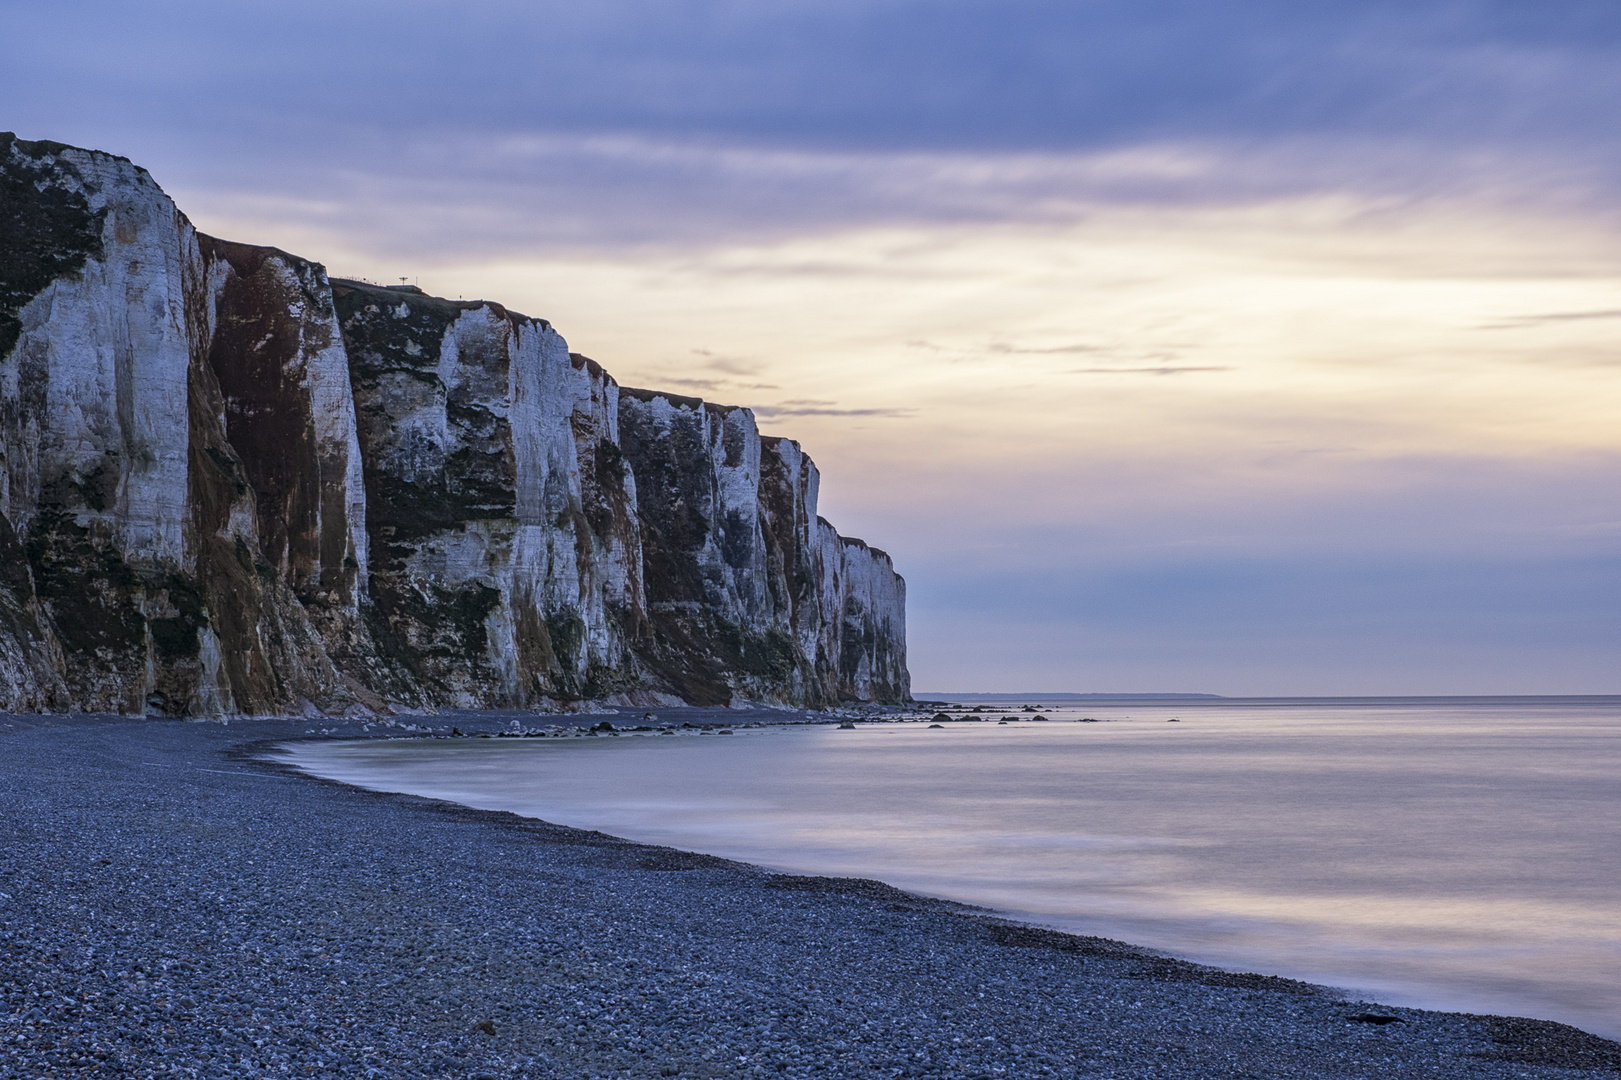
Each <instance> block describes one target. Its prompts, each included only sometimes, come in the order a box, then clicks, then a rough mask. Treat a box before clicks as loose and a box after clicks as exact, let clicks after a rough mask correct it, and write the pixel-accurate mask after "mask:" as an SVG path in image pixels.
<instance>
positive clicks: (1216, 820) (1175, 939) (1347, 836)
mask: <svg viewBox="0 0 1621 1080" xmlns="http://www.w3.org/2000/svg"><path fill="white" fill-rule="evenodd" d="M1037 700H1039V699H1037ZM1042 712H1043V714H1044V715H1046V716H1050V717H1052V721H1051V722H1047V723H1040V722H1031V721H1029V720H1027V719H1024V717H1028V716H1029V715H1030V714H1028V713H1015V712H1010V711H1008V710H1004V709H997V711H996V712H995V713H994V714H993V715H992V717H991V719H990V720H988V721H985V722H979V723H953V724H949V725H947V726H945V727H942V728H930V727H928V726H927V725H926V724H924V723H903V724H872V725H863V726H861V727H858V728H857V729H856V730H853V731H849V730H840V729H838V728H836V727H832V726H822V725H816V726H806V727H775V728H764V729H743V730H739V731H738V732H737V733H736V734H734V735H729V736H702V737H699V736H696V735H690V734H688V735H682V736H651V735H647V736H640V737H638V736H624V737H618V738H608V737H601V738H566V739H523V740H518V739H511V740H507V739H502V740H494V739H489V740H486V739H464V740H421V741H416V740H398V741H389V742H354V743H330V742H328V743H313V742H312V743H294V744H289V745H288V747H286V749H287V750H288V751H289V752H290V753H291V755H292V759H293V761H294V762H295V763H296V764H298V765H299V766H301V767H303V768H305V769H307V770H309V771H310V772H313V773H316V774H319V775H321V776H326V777H330V778H333V779H338V780H343V781H346V782H349V783H352V784H357V785H360V786H363V787H368V788H374V789H378V790H387V791H403V792H411V793H415V794H419V795H427V796H432V797H436V798H442V799H447V800H451V801H455V802H459V803H465V804H467V805H470V806H477V807H482V808H486V809H495V810H509V811H513V812H515V813H519V814H525V815H530V816H533V817H539V818H544V819H546V820H548V821H554V822H558V823H560V824H565V825H573V826H579V827H582V828H589V829H600V830H603V831H605V832H609V833H612V834H615V835H618V836H625V837H629V838H632V839H636V840H643V841H648V842H652V843H659V844H668V845H672V846H675V847H680V848H686V849H690V850H697V851H704V852H711V853H714V854H717V855H724V856H729V857H732V858H737V859H743V860H747V861H750V862H754V863H760V864H763V865H767V866H771V867H777V868H781V869H786V870H792V871H795V872H801V873H818V874H841V875H854V876H860V877H873V878H879V879H882V880H884V881H887V882H890V883H892V884H894V885H898V886H901V887H903V888H907V889H911V890H915V891H918V892H923V893H929V894H932V895H936V896H945V897H951V898H954V899H958V900H964V901H968V902H971V903H976V904H983V905H987V906H990V907H995V908H999V909H1002V910H1004V911H1009V912H1013V913H1016V914H1018V915H1020V916H1022V917H1024V918H1027V919H1029V920H1031V921H1036V922H1041V923H1045V924H1048V925H1052V926H1058V927H1062V928H1064V929H1069V930H1074V931H1077V932H1084V933H1089V934H1101V935H1104V936H1108V937H1115V938H1120V939H1124V940H1127V941H1131V942H1135V943H1138V944H1142V945H1149V946H1153V947H1157V948H1161V949H1165V950H1167V951H1169V952H1172V953H1174V954H1176V955H1179V956H1184V957H1188V958H1190V959H1196V960H1202V961H1205V962H1208V963H1213V964H1218V965H1221V966H1223V967H1231V968H1240V969H1243V970H1252V971H1263V972H1267V973H1271V974H1281V975H1291V976H1295V977H1298V978H1305V979H1309V980H1311V981H1314V982H1324V983H1328V984H1330V985H1335V986H1340V987H1346V988H1350V989H1353V990H1355V991H1358V992H1365V993H1368V994H1371V995H1376V996H1378V997H1379V998H1380V999H1381V1000H1385V1001H1388V1002H1391V1003H1395V1004H1411V1005H1421V1006H1426V1007H1431V1008H1444V1009H1455V1010H1466V1011H1476V1012H1494V1013H1510V1014H1517V1015H1529V1016H1539V1017H1545V1018H1549V1019H1558V1020H1564V1021H1566V1022H1569V1023H1573V1024H1576V1025H1578V1026H1581V1027H1584V1028H1586V1029H1588V1030H1590V1031H1595V1032H1598V1033H1601V1034H1605V1035H1609V1036H1611V1037H1621V699H1614V698H1611V699H1557V698H1552V699H1541V700H1524V699H1517V700H1516V699H1496V700H1493V699H1478V700H1475V701H1455V700H1452V701H1437V700H1430V701H1425V700H1416V701H1385V702H1368V701H1360V702H1359V701H1347V702H1333V701H1312V700H1300V701H1248V702H1244V701H1220V702H1187V701H1176V702H1147V701H1139V702H1119V703H1109V704H1082V705H1078V706H1077V705H1072V704H1066V705H1064V706H1061V707H1059V708H1056V709H1052V708H1043V709H1042ZM1004 716H1006V717H1008V719H1009V721H1010V722H1008V723H1006V724H998V723H997V722H996V720H997V719H1000V718H1002V717H1004ZM1082 716H1087V717H1093V718H1095V719H1096V720H1098V721H1100V722H1097V723H1081V722H1078V720H1079V718H1080V717H1082ZM1173 716H1174V717H1177V718H1178V722H1177V723H1174V724H1173V723H1168V722H1167V721H1168V719H1169V718H1170V717H1173ZM1014 717H1019V719H1014Z"/></svg>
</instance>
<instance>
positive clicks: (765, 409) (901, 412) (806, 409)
mask: <svg viewBox="0 0 1621 1080" xmlns="http://www.w3.org/2000/svg"><path fill="white" fill-rule="evenodd" d="M754 412H755V414H756V415H758V416H763V417H770V418H775V417H779V416H886V417H907V416H913V415H915V414H916V413H917V410H916V409H904V408H900V409H878V408H874V409H838V408H831V407H827V406H821V405H799V406H792V405H789V406H784V405H757V406H755V407H754Z"/></svg>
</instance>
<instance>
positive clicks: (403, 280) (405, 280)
mask: <svg viewBox="0 0 1621 1080" xmlns="http://www.w3.org/2000/svg"><path fill="white" fill-rule="evenodd" d="M410 283H411V279H410V278H403V277H402V278H400V284H401V285H409V284H410Z"/></svg>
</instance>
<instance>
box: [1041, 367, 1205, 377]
mask: <svg viewBox="0 0 1621 1080" xmlns="http://www.w3.org/2000/svg"><path fill="white" fill-rule="evenodd" d="M1232 370H1234V369H1233V368H1230V367H1224V366H1221V365H1211V366H1204V367H1201V366H1191V365H1190V366H1186V367H1132V368H1109V367H1092V368H1070V369H1069V370H1068V371H1067V372H1066V374H1069V375H1184V374H1187V373H1188V372H1192V371H1232Z"/></svg>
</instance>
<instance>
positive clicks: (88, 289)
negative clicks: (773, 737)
mask: <svg viewBox="0 0 1621 1080" xmlns="http://www.w3.org/2000/svg"><path fill="white" fill-rule="evenodd" d="M817 488H818V477H817V473H816V467H815V465H814V464H813V463H812V462H811V461H810V459H809V458H808V457H806V456H805V455H804V454H803V452H802V451H801V450H800V448H799V446H798V444H797V443H793V442H791V441H788V440H783V439H773V438H768V437H762V436H761V435H760V434H759V431H758V429H757V427H756V425H755V421H754V416H753V414H752V413H751V412H749V411H748V410H747V409H741V408H728V407H722V406H717V405H713V404H709V403H706V402H702V401H699V400H697V399H694V398H684V397H679V396H675V395H667V394H660V393H657V392H653V391H645V390H629V389H621V388H620V387H619V385H618V384H617V383H616V382H615V381H614V380H613V378H612V377H611V376H609V375H608V374H607V373H606V372H604V371H603V370H602V368H601V367H600V366H598V365H597V364H596V363H595V362H593V361H591V360H588V359H586V358H585V357H582V356H579V355H576V354H571V353H570V352H569V350H568V345H567V343H566V342H565V341H564V340H563V338H562V337H561V336H560V335H559V334H558V333H557V332H556V331H555V330H554V329H553V328H552V327H551V326H550V324H548V323H546V322H545V321H543V320H539V319H531V318H528V317H525V316H522V315H518V314H516V313H514V312H510V311H508V310H506V309H505V308H503V307H501V306H500V305H498V304H493V303H487V302H482V301H478V302H452V301H447V300H442V299H438V298H435V297H430V296H426V295H424V294H422V293H420V292H418V291H417V290H414V289H394V288H385V287H380V286H375V285H369V284H365V283H361V282H354V281H343V280H336V281H334V280H330V279H328V277H327V275H326V272H325V270H324V269H323V268H322V267H321V266H319V265H318V264H316V263H312V262H308V261H306V260H303V259H300V258H298V257H296V256H293V255H289V254H287V253H286V252H282V251H278V250H275V249H272V248H261V247H253V246H249V245H244V244H235V243H230V242H226V241H222V240H216V239H214V238H212V237H208V236H205V235H202V234H200V233H197V232H196V231H195V230H194V229H193V228H192V226H191V224H190V222H188V221H187V220H186V218H185V216H184V215H183V214H181V213H180V212H179V211H178V210H177V209H176V208H175V206H174V204H173V203H172V202H171V201H170V200H169V198H168V197H167V196H166V195H164V194H163V192H162V191H161V190H160V189H159V188H158V186H157V185H156V184H155V183H154V182H153V181H152V179H151V177H150V176H148V175H147V173H146V172H145V171H144V170H142V169H140V168H138V167H136V166H134V165H132V164H130V163H129V162H128V161H125V160H123V159H121V158H116V157H112V156H109V155H106V154H101V153H96V152H93V151H86V150H78V149H74V148H70V147H64V146H60V145H57V144H52V143H29V142H24V141H21V140H17V139H15V138H14V137H13V136H10V135H0V709H3V710H7V711H69V710H75V711H76V710H95V711H112V712H123V713H161V714H166V715H222V714H229V713H256V714H266V713H285V712H315V711H321V712H327V713H337V712H345V711H351V710H354V711H360V710H370V711H381V710H385V709H387V708H389V707H390V706H407V707H411V708H419V709H434V708H447V707H469V708H548V707H553V706H556V705H559V704H566V703H570V702H579V701H586V700H590V701H602V702H609V703H612V702H618V703H630V704H642V703H646V704H654V703H664V702H674V701H676V700H678V699H679V700H684V701H689V702H693V703H697V704H721V703H727V702H733V701H738V700H751V701H760V702H780V703H791V704H801V705H824V704H830V703H834V702H838V701H841V700H863V701H900V700H905V699H906V698H907V697H908V695H909V690H910V685H909V677H908V675H907V671H906V629H905V583H904V582H903V581H902V580H901V578H900V577H899V576H898V575H897V574H896V573H895V572H894V569H893V567H892V566H891V564H890V560H889V557H888V556H887V555H885V554H884V553H883V552H881V551H877V550H875V549H872V548H869V547H868V546H867V545H865V544H863V543H862V542H861V541H859V540H850V539H848V538H845V537H840V536H839V535H838V533H837V532H836V531H835V530H834V528H833V527H832V526H831V525H829V524H828V523H827V522H825V521H823V520H822V519H821V518H819V517H817V515H816V498H817Z"/></svg>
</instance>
